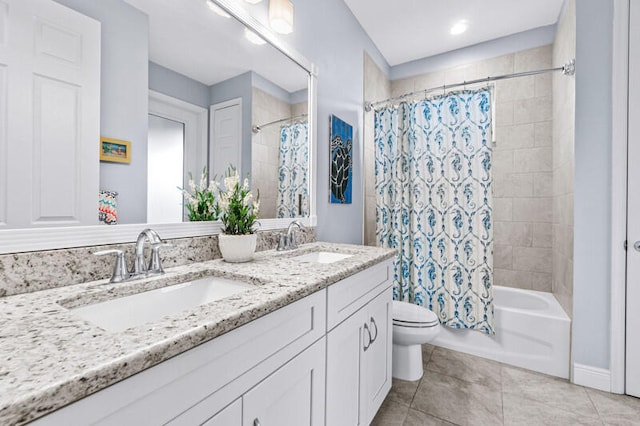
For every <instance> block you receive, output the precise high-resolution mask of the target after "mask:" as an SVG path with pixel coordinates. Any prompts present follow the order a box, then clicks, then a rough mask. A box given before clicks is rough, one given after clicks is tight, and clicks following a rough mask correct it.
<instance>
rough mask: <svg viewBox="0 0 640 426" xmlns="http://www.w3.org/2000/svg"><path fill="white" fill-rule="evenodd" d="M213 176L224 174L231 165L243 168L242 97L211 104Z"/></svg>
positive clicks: (210, 161)
mask: <svg viewBox="0 0 640 426" xmlns="http://www.w3.org/2000/svg"><path fill="white" fill-rule="evenodd" d="M210 134H211V148H210V150H209V164H210V167H211V171H210V175H211V176H218V177H221V176H224V173H225V172H226V170H227V168H229V165H230V164H232V165H233V166H235V167H237V169H238V172H239V173H240V175H241V176H243V175H244V173H246V172H245V171H244V170H242V164H240V162H241V160H242V98H237V99H232V100H230V101H227V102H222V103H219V104H215V105H211V131H210Z"/></svg>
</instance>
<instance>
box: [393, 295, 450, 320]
mask: <svg viewBox="0 0 640 426" xmlns="http://www.w3.org/2000/svg"><path fill="white" fill-rule="evenodd" d="M439 323H440V322H439V321H438V317H437V316H436V314H435V313H434V312H432V311H430V310H429V309H427V308H425V307H423V306H418V305H414V304H413V303H407V302H398V301H397V300H394V301H393V324H394V325H400V326H403V327H433V326H435V325H437V324H439Z"/></svg>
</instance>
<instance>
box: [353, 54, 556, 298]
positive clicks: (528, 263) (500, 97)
mask: <svg viewBox="0 0 640 426" xmlns="http://www.w3.org/2000/svg"><path fill="white" fill-rule="evenodd" d="M551 58H552V46H551V45H547V46H542V47H539V48H534V49H529V50H524V51H521V52H516V53H513V54H509V55H503V56H499V57H496V58H491V59H487V60H483V61H479V62H475V63H471V64H468V65H464V66H459V67H455V68H451V69H446V70H442V71H436V72H432V73H428V74H423V75H418V76H415V77H411V78H406V79H401V80H394V81H391V94H390V95H391V96H398V95H401V94H404V93H408V92H413V91H419V90H423V89H426V88H432V87H436V86H442V85H443V84H452V83H458V82H461V81H463V80H471V79H475V78H482V77H487V76H494V75H501V74H509V73H513V72H521V71H529V70H536V69H541V68H549V67H550V66H551ZM376 68H377V67H375V66H374V64H371V63H370V60H369V61H367V59H366V58H365V99H366V100H372V99H381V98H385V97H386V96H385V92H384V91H385V87H386V86H385V82H384V75H382V77H381V76H379V75H378V74H381V72H380V71H379V70H378V69H376ZM551 81H552V76H551V75H550V74H542V75H538V76H530V77H524V78H517V79H510V80H503V81H498V82H496V83H495V84H496V105H495V108H496V135H495V136H496V145H495V147H494V169H493V173H494V210H495V212H494V219H495V222H494V225H495V228H494V239H495V245H494V272H495V275H494V283H495V284H496V285H501V286H508V287H518V288H524V289H534V290H539V291H548V292H549V291H551V290H552V222H553V214H552V182H553V174H552V171H553V169H552V151H553V148H552V142H553V138H552V132H553V122H552V83H551ZM372 84H373V85H378V86H377V90H378V91H376V88H374V87H370V86H369V85H372ZM369 135H371V136H369ZM372 144H373V113H367V114H366V117H365V164H366V165H367V166H366V167H365V184H366V182H367V181H368V179H369V176H373V174H372V173H373V159H369V158H368V157H367V147H369V146H371V147H372V146H373V145H372ZM374 195H375V194H374V192H373V190H372V189H370V188H369V187H366V199H365V206H366V208H365V210H366V211H365V241H366V242H367V243H368V242H370V241H371V240H370V238H371V230H370V228H369V226H370V224H371V223H373V225H374V226H375V210H373V215H374V219H373V221H372V220H371V219H370V215H371V212H370V207H369V204H373V206H374V208H375V197H373V198H372V196H374ZM370 199H371V200H372V201H370Z"/></svg>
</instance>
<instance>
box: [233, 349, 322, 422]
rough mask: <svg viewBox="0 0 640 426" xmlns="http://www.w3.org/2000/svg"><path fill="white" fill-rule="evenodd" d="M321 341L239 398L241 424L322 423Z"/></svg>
mask: <svg viewBox="0 0 640 426" xmlns="http://www.w3.org/2000/svg"><path fill="white" fill-rule="evenodd" d="M324 355H325V340H324V338H323V339H321V340H319V341H318V342H316V343H314V344H313V345H311V346H310V347H309V348H308V349H306V350H305V351H304V352H302V353H301V354H300V355H298V356H296V357H295V358H293V359H292V360H291V361H289V362H288V363H286V364H285V365H284V366H282V367H281V368H280V369H279V370H277V371H276V372H275V373H273V374H272V375H271V376H269V377H267V378H266V379H265V380H263V381H262V382H261V383H260V384H258V385H257V386H256V387H254V388H253V389H251V390H250V391H249V392H247V393H246V394H245V395H244V396H243V397H242V413H243V414H242V424H243V426H305V425H307V426H324V424H325V422H324V396H325V392H324V390H325V386H324V383H325V382H324V377H325V374H324V372H325V358H324Z"/></svg>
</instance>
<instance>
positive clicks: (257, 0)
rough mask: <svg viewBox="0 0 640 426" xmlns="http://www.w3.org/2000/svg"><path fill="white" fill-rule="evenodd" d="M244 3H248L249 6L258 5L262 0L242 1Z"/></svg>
mask: <svg viewBox="0 0 640 426" xmlns="http://www.w3.org/2000/svg"><path fill="white" fill-rule="evenodd" d="M244 1H246V2H247V3H249V4H258V3H260V2H261V1H262V0H244Z"/></svg>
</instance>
